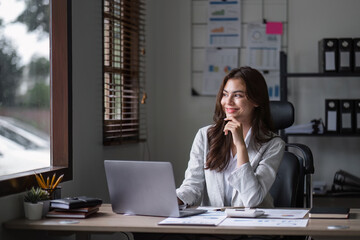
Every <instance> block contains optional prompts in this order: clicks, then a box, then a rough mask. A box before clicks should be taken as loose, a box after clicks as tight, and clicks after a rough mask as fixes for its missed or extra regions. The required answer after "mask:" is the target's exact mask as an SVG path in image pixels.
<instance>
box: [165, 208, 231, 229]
mask: <svg viewBox="0 0 360 240" xmlns="http://www.w3.org/2000/svg"><path fill="white" fill-rule="evenodd" d="M225 219H226V215H225V214H224V213H223V212H215V211H208V212H206V213H203V214H200V215H195V216H190V217H182V218H171V217H169V218H166V219H164V220H163V221H161V222H159V223H158V224H159V225H206V226H217V225H219V224H220V223H221V222H222V221H224V220H225Z"/></svg>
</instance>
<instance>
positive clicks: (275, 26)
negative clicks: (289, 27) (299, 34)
mask: <svg viewBox="0 0 360 240" xmlns="http://www.w3.org/2000/svg"><path fill="white" fill-rule="evenodd" d="M282 33H283V24H282V22H267V23H266V34H279V35H281V34H282Z"/></svg>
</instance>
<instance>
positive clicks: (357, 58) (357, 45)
mask: <svg viewBox="0 0 360 240" xmlns="http://www.w3.org/2000/svg"><path fill="white" fill-rule="evenodd" d="M353 46H354V47H353V49H354V51H353V52H354V64H353V70H354V72H360V38H354V39H353Z"/></svg>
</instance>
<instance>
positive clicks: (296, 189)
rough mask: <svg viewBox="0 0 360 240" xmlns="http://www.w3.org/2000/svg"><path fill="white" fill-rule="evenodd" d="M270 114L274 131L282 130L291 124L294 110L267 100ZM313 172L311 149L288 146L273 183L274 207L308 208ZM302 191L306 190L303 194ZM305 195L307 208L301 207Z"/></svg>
mask: <svg viewBox="0 0 360 240" xmlns="http://www.w3.org/2000/svg"><path fill="white" fill-rule="evenodd" d="M270 111H271V115H272V118H273V123H274V127H275V129H276V130H282V129H285V128H287V127H290V126H291V125H292V124H293V123H294V107H293V105H292V104H291V103H290V102H284V101H270ZM289 147H292V148H295V149H297V150H299V152H300V155H298V154H295V153H293V152H289V151H287V148H289ZM313 173H314V165H313V157H312V153H311V150H310V149H309V148H308V147H307V146H305V145H303V144H296V143H294V144H287V145H286V151H285V153H284V157H283V160H282V161H281V164H280V166H279V169H278V172H277V176H276V179H275V182H274V184H273V186H272V187H271V189H270V194H271V196H272V197H273V199H274V205H275V207H304V206H306V207H311V205H312V195H311V194H312V193H311V191H312V190H311V188H312V187H311V178H310V177H311V176H310V174H313ZM305 179H306V180H305ZM304 189H306V192H305V194H304ZM304 196H305V197H306V205H304Z"/></svg>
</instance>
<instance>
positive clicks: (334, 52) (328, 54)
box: [319, 38, 339, 72]
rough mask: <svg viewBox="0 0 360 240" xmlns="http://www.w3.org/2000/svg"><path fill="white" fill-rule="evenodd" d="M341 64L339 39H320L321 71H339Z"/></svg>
mask: <svg viewBox="0 0 360 240" xmlns="http://www.w3.org/2000/svg"><path fill="white" fill-rule="evenodd" d="M338 66H339V41H338V39H337V38H324V39H322V40H320V41H319V71H320V72H337V71H338Z"/></svg>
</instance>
